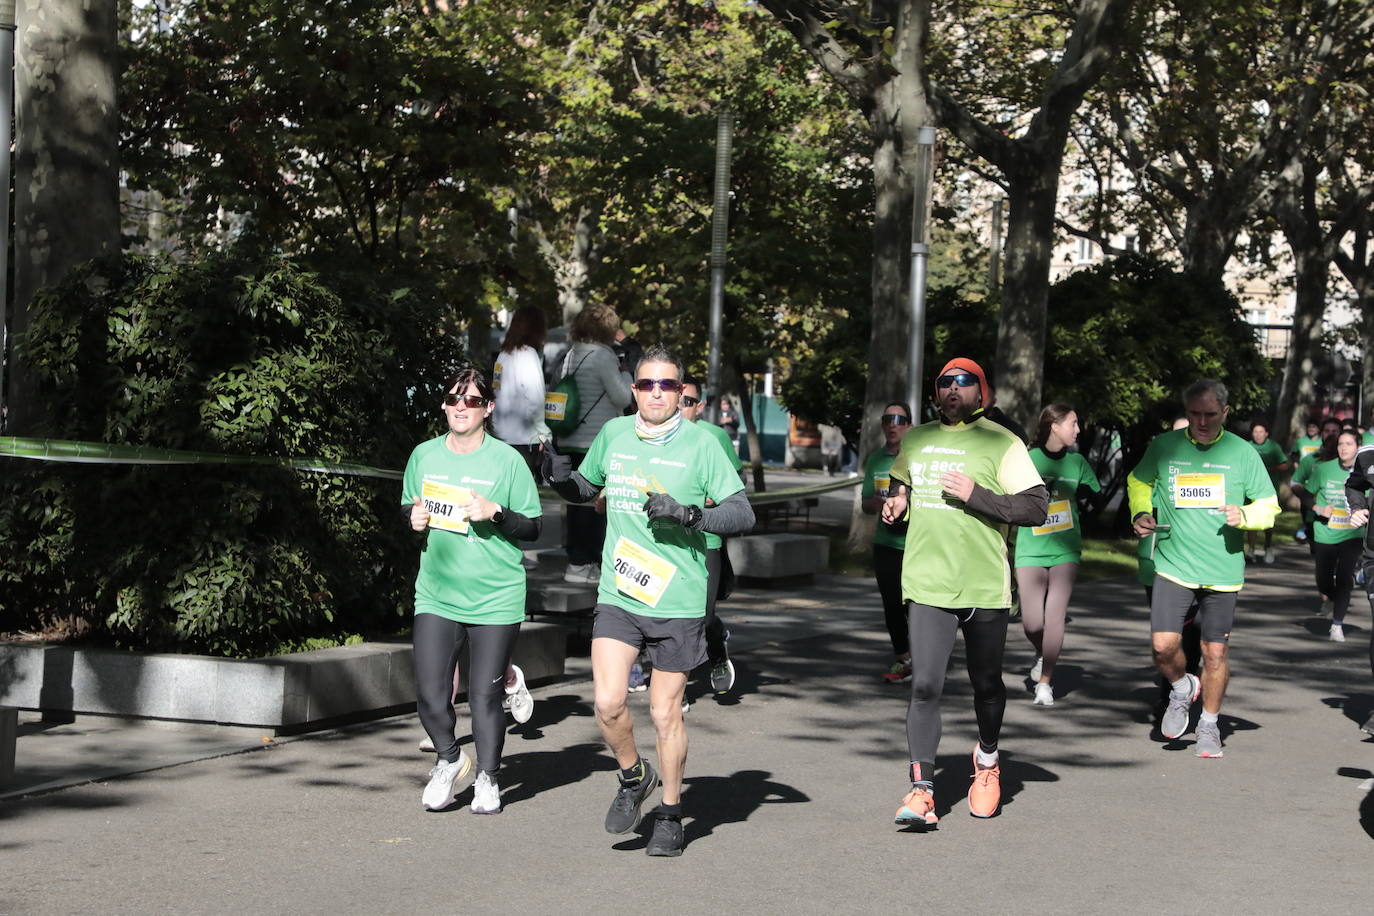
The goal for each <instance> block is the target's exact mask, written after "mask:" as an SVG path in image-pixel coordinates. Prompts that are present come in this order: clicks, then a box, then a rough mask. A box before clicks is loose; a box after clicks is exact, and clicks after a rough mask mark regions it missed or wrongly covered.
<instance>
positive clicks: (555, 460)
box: [539, 443, 572, 483]
mask: <svg viewBox="0 0 1374 916" xmlns="http://www.w3.org/2000/svg"><path fill="white" fill-rule="evenodd" d="M539 470H540V472H541V473H542V474H543V475H544V479H545V480H547V481H548V482H549V483H567V482H568V481H569V480H572V456H571V455H560V454H558V453H557V452H555V451H554V450H553V444H552V443H545V444H544V457H543V459H542V460H541V461H540V463H539Z"/></svg>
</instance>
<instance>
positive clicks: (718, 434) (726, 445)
mask: <svg viewBox="0 0 1374 916" xmlns="http://www.w3.org/2000/svg"><path fill="white" fill-rule="evenodd" d="M697 425H699V426H700V427H701V428H702V429H704V430H706V431H707V432H708V433H710V434H711V435H712V437H714V438H715V440H716V441H717V442H719V443H720V446H721V448H723V449H725V457H726V458H729V459H730V466H731V467H733V468H734V469H735V474H736V475H738V474H739V469H740V468H742V467H744V462H742V461H740V460H739V452H737V451H735V443H734V442H733V441H731V439H730V434H729V433H727V432H726V431H725V430H723V429H721V428H720V427H719V426H717V425H716V424H714V423H698V424H697ZM702 534H704V535H706V549H707V550H719V549H720V535H718V534H712V533H711V532H709V531H703V532H702Z"/></svg>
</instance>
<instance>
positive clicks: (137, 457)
mask: <svg viewBox="0 0 1374 916" xmlns="http://www.w3.org/2000/svg"><path fill="white" fill-rule="evenodd" d="M0 458H29V459H33V460H35V461H62V462H70V463H75V464H145V465H153V464H249V465H259V466H262V467H274V468H289V469H291V470H293V471H307V472H309V473H313V474H348V475H351V476H354V477H378V478H381V479H383V480H400V479H401V478H402V476H403V474H402V472H400V471H392V470H387V469H386V468H374V467H372V466H370V465H366V464H357V463H355V462H351V461H324V460H323V459H320V458H267V457H263V456H260V455H222V454H218V453H216V452H192V451H186V450H183V449H174V448H153V447H151V446H147V445H110V444H108V443H105V442H75V441H72V440H68V439H27V438H23V437H21V436H0ZM861 483H863V478H862V477H847V478H844V479H841V480H832V481H827V482H826V483H823V484H818V485H816V486H810V487H789V488H787V489H784V490H769V491H768V492H766V493H751V494H749V502H750V503H751V504H753V505H755V506H765V505H769V504H771V503H782V502H788V501H789V500H793V499H805V498H807V497H808V496H816V495H819V494H821V493H829V492H832V491H834V490H843V489H845V488H847V487H853V486H858V485H859V484H861Z"/></svg>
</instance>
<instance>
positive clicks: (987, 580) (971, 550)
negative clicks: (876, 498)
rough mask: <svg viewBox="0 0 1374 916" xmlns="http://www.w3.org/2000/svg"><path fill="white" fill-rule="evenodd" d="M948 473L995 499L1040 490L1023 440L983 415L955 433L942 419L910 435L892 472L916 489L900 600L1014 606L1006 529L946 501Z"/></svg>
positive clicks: (941, 604)
mask: <svg viewBox="0 0 1374 916" xmlns="http://www.w3.org/2000/svg"><path fill="white" fill-rule="evenodd" d="M945 471H959V472H961V473H964V474H967V475H968V476H969V477H971V478H973V482H974V483H976V484H977V485H978V486H981V487H985V488H987V489H989V490H991V491H992V492H993V493H997V494H1006V493H1021V492H1023V491H1025V490H1029V489H1031V488H1032V487H1038V486H1041V481H1040V475H1039V474H1038V473H1036V470H1035V465H1034V464H1032V463H1031V460H1030V455H1029V454H1027V452H1026V446H1025V445H1024V444H1022V442H1021V440H1020V439H1018V438H1017V437H1016V435H1015V434H1014V433H1012V432H1009V431H1008V430H1007V429H1006V428H1005V427H1003V426H999V425H998V424H996V423H993V422H992V421H990V420H987V419H985V418H983V417H981V416H980V417H977V418H975V419H974V420H973V421H971V422H969V423H960V424H957V425H953V426H946V425H945V424H943V423H941V422H940V421H938V420H936V421H934V422H931V423H923V424H921V425H920V426H917V427H916V428H915V429H912V430H910V431H909V432H908V433H907V434H906V435H905V436H903V437H902V448H901V451H899V452H898V453H897V458H896V460H895V461H893V462H892V469H891V472H890V473H891V476H892V478H893V479H895V480H899V481H901V482H902V483H904V484H907V485H909V486H910V487H911V493H910V495H909V500H910V508H909V513H910V524H909V525H908V526H907V532H906V556H905V558H904V559H903V561H902V597H903V599H905V600H907V601H915V602H917V603H918V604H929V605H933V606H935V607H946V608H1007V607H1010V606H1011V569H1010V567H1009V566H1008V565H1007V526H1006V525H1003V524H1001V523H998V522H995V521H993V520H992V519H989V518H986V517H984V516H982V515H979V514H978V513H976V512H971V511H969V510H968V509H966V508H965V507H964V504H963V503H962V502H960V501H959V500H957V499H955V498H954V497H952V496H946V495H945V494H944V490H943V489H942V488H941V486H940V475H941V474H942V473H944V472H945Z"/></svg>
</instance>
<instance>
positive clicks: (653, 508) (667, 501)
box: [644, 493, 692, 526]
mask: <svg viewBox="0 0 1374 916" xmlns="http://www.w3.org/2000/svg"><path fill="white" fill-rule="evenodd" d="M644 513H645V514H646V515H648V516H649V521H650V522H652V521H653V520H654V519H656V518H666V519H669V520H671V521H674V522H677V523H678V524H679V525H683V526H686V524H687V522H688V521H689V520H690V519H691V517H692V510H691V509H690V508H689V507H687V506H684V505H683V504H682V503H680V502H678V501H677V500H675V499H673V498H672V497H671V496H669V495H668V494H667V493H651V494H650V495H649V498H648V499H646V500H644Z"/></svg>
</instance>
